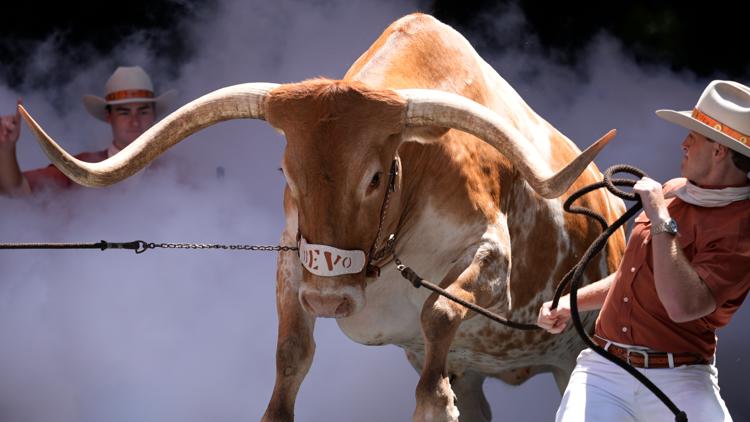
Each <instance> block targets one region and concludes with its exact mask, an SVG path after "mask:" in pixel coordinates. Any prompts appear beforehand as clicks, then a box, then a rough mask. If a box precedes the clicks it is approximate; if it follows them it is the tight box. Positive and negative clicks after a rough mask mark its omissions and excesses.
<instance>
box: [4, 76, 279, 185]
mask: <svg viewBox="0 0 750 422" xmlns="http://www.w3.org/2000/svg"><path fill="white" fill-rule="evenodd" d="M277 86H278V84H271V83H248V84H240V85H234V86H230V87H226V88H222V89H218V90H216V91H214V92H211V93H210V94H206V95H204V96H202V97H200V98H198V99H196V100H193V101H191V102H189V103H187V104H185V105H184V106H182V107H180V108H179V109H177V110H176V111H175V112H174V113H172V114H170V115H169V116H167V117H165V118H164V119H163V120H162V121H160V122H159V123H157V124H155V125H154V126H152V127H151V128H150V129H149V130H147V131H146V132H144V133H143V134H141V136H139V137H138V138H137V139H136V140H135V141H133V142H132V143H131V144H130V145H128V146H127V147H125V148H124V149H123V150H122V151H120V152H119V153H118V154H117V155H114V156H112V157H110V158H108V159H106V160H104V161H101V162H98V163H87V162H85V161H81V160H78V159H76V158H75V157H73V156H72V155H70V154H68V153H67V152H66V151H65V150H63V149H62V148H60V146H59V145H58V144H57V143H56V142H55V141H54V140H52V138H50V137H49V136H48V135H47V134H46V133H45V132H44V130H42V128H41V127H40V126H39V125H38V124H37V123H36V122H35V121H34V119H32V118H31V116H30V115H29V114H28V113H27V112H26V110H25V109H24V108H23V106H22V105H19V106H18V109H19V110H20V112H21V115H22V116H23V118H24V119H25V120H26V123H28V124H29V126H30V127H31V130H32V132H34V134H35V135H36V137H37V138H39V143H40V144H41V146H42V149H43V150H44V152H45V153H46V154H47V156H48V157H49V159H50V160H51V161H52V163H53V164H55V166H57V168H59V169H60V171H62V172H63V173H65V175H66V176H68V177H69V178H71V179H72V180H73V181H75V182H76V183H79V184H81V185H84V186H90V187H97V186H108V185H111V184H113V183H116V182H119V181H120V180H123V179H125V178H127V177H129V176H131V175H133V174H134V173H136V172H138V171H139V170H141V169H142V168H144V167H146V165H148V163H150V162H151V161H153V160H154V159H155V158H156V157H158V156H159V155H160V154H161V153H163V152H164V151H166V150H167V149H169V148H170V147H171V146H172V145H174V144H176V143H178V142H180V141H181V140H183V139H185V138H187V137H188V136H190V135H191V134H193V133H195V132H197V131H199V130H201V129H203V128H205V127H208V126H211V125H213V124H215V123H218V122H221V121H224V120H230V119H264V120H265V99H266V95H267V94H268V92H269V91H271V90H272V89H274V88H276V87H277Z"/></svg>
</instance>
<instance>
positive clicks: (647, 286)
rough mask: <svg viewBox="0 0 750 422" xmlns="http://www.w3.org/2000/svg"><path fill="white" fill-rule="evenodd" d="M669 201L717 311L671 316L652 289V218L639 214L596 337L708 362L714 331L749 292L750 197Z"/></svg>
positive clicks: (681, 238) (713, 347)
mask: <svg viewBox="0 0 750 422" xmlns="http://www.w3.org/2000/svg"><path fill="white" fill-rule="evenodd" d="M670 186H671V187H674V184H673V183H671V182H670V183H667V185H666V186H665V192H668V191H669V190H670ZM667 203H668V205H667V207H668V209H669V214H670V215H671V216H672V218H674V219H675V220H676V221H677V225H678V226H679V232H680V233H679V235H678V237H677V239H678V243H679V244H680V247H681V248H682V251H683V253H684V254H685V257H686V258H687V259H688V261H690V263H691V265H692V267H693V269H695V271H696V272H697V273H698V275H699V276H700V278H701V279H702V280H703V282H704V283H706V286H708V288H709V289H710V290H711V293H712V294H713V297H714V299H715V300H716V309H715V310H714V312H712V313H711V314H709V315H706V316H704V317H702V318H700V319H697V320H693V321H688V322H684V323H676V322H674V321H672V320H671V319H670V318H669V315H667V311H666V309H664V306H662V304H661V301H660V300H659V297H658V296H657V294H656V287H655V285H654V274H653V258H652V252H651V222H650V221H649V220H648V218H647V217H646V214H645V213H643V212H642V213H641V214H639V215H638V217H636V219H635V222H634V224H633V230H632V232H631V235H630V239H629V240H628V246H627V248H626V249H625V255H624V256H623V259H622V262H621V263H620V267H619V268H618V270H617V274H616V275H615V278H614V281H613V283H612V286H611V287H610V290H609V292H608V293H607V297H606V299H605V301H604V306H603V307H602V309H601V312H600V314H599V318H598V319H597V321H596V334H597V335H599V336H601V337H604V338H606V339H608V340H611V341H615V342H618V343H624V344H630V345H636V346H645V347H649V348H651V349H653V350H657V351H661V352H676V353H682V352H691V353H696V354H699V355H701V356H703V357H704V358H706V359H707V360H710V359H711V358H712V357H713V355H714V353H715V352H716V329H717V328H719V327H723V326H725V325H727V324H728V323H729V320H730V319H731V318H732V315H733V314H734V313H735V312H736V311H737V309H738V308H739V307H740V305H741V304H742V302H743V300H744V299H745V296H746V295H747V292H748V290H750V200H743V201H737V202H733V203H731V204H729V205H727V206H724V207H719V208H706V207H699V206H696V205H691V204H688V203H686V202H684V201H682V200H681V199H679V198H671V199H668V200H667ZM661 236H665V235H661ZM667 236H668V235H667Z"/></svg>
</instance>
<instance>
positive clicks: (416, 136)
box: [402, 126, 450, 144]
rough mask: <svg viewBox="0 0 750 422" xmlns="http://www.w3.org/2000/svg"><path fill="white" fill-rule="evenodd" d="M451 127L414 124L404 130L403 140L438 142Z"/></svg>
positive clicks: (424, 142)
mask: <svg viewBox="0 0 750 422" xmlns="http://www.w3.org/2000/svg"><path fill="white" fill-rule="evenodd" d="M449 130H450V128H447V127H439V126H412V127H407V128H406V129H404V131H403V135H402V141H403V142H419V143H420V144H429V143H433V142H437V141H439V140H440V137H441V136H443V135H445V134H446V133H447V132H448V131H449Z"/></svg>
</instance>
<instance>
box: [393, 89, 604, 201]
mask: <svg viewBox="0 0 750 422" xmlns="http://www.w3.org/2000/svg"><path fill="white" fill-rule="evenodd" d="M396 92H398V93H399V95H401V96H402V97H403V98H404V99H406V100H407V102H408V105H407V111H406V124H407V125H408V126H439V127H447V128H454V129H459V130H462V131H464V132H467V133H470V134H472V135H474V136H476V137H477V138H479V139H481V140H483V141H485V142H487V143H488V144H490V145H492V146H493V147H495V149H497V150H498V151H500V153H502V154H503V155H505V156H506V157H507V158H508V159H509V160H510V161H511V163H513V165H514V166H515V167H516V168H517V169H518V171H519V172H520V173H521V174H522V175H523V177H524V179H525V180H526V181H527V182H528V183H529V185H530V186H531V187H532V189H534V191H536V192H537V193H538V194H539V195H541V196H543V197H545V198H557V197H558V196H560V195H562V194H563V193H565V191H566V190H568V188H569V187H570V186H571V185H572V184H573V182H575V180H576V179H577V178H578V176H579V175H580V174H581V172H583V170H585V169H586V167H587V166H588V165H589V163H591V161H593V160H594V157H596V154H598V153H599V151H601V150H602V148H604V146H606V145H607V143H608V142H609V141H610V140H611V139H612V138H613V137H614V136H615V133H616V131H615V130H614V129H613V130H610V131H609V132H607V133H606V134H605V135H604V136H602V137H601V138H599V140H598V141H596V142H595V143H594V144H592V145H591V146H589V147H588V148H587V149H586V150H585V151H583V152H582V153H581V154H580V155H578V156H577V157H576V158H574V159H573V160H572V161H571V162H570V163H568V164H567V165H566V166H565V167H563V168H562V169H561V170H560V171H558V172H557V173H554V172H553V171H552V169H550V167H549V165H548V163H547V162H546V160H544V159H543V158H542V156H541V154H539V152H538V150H537V149H536V148H535V147H534V145H533V144H532V143H531V142H530V141H529V140H528V139H526V138H525V137H524V135H523V134H521V132H519V131H518V130H517V129H516V128H515V127H513V126H512V125H510V124H509V122H508V121H507V120H506V119H503V118H502V117H501V116H499V115H498V114H497V113H495V112H494V111H492V110H490V109H488V108H487V107H484V106H482V105H481V104H478V103H476V102H474V101H472V100H470V99H468V98H465V97H462V96H460V95H457V94H453V93H449V92H444V91H438V90H433V89H398V90H396Z"/></svg>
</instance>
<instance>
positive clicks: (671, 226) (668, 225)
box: [651, 218, 678, 236]
mask: <svg viewBox="0 0 750 422" xmlns="http://www.w3.org/2000/svg"><path fill="white" fill-rule="evenodd" d="M659 233H668V234H671V235H673V236H674V235H676V234H677V233H678V230H677V222H676V221H674V219H673V218H670V219H669V220H667V221H665V222H663V223H661V224H654V225H652V226H651V235H652V236H653V235H657V234H659Z"/></svg>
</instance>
